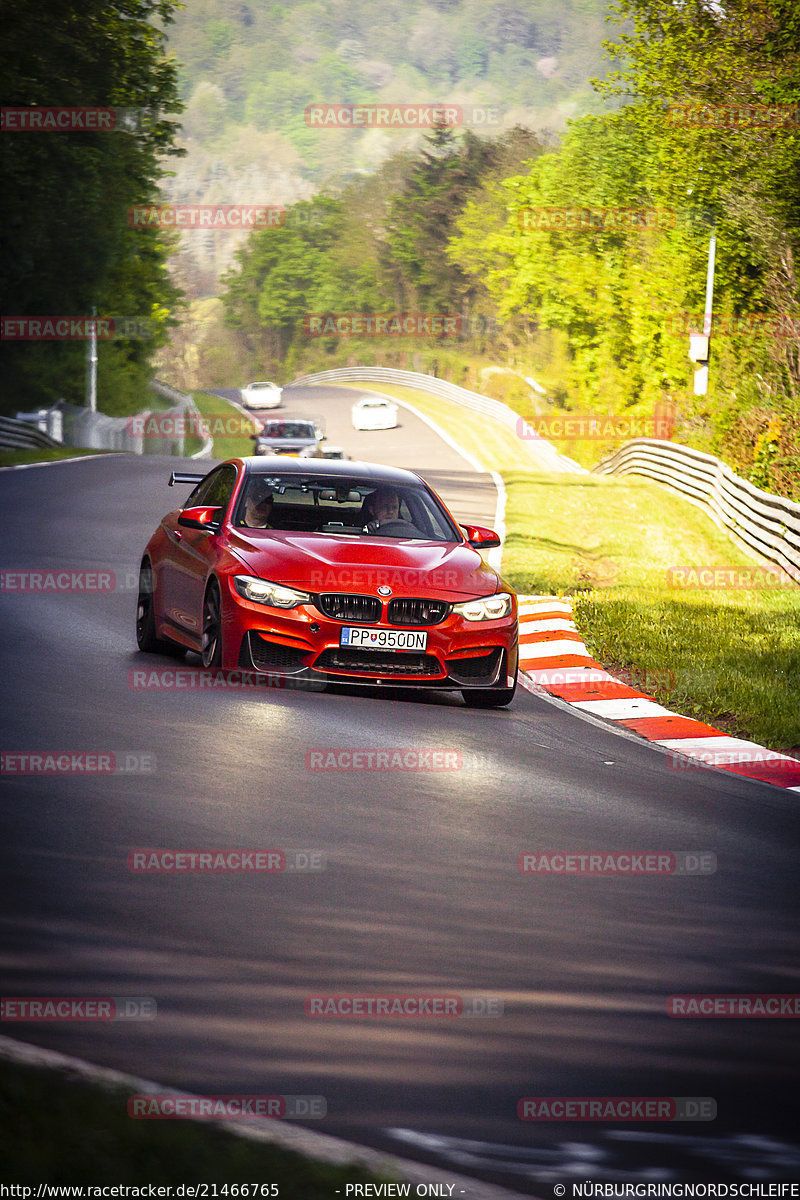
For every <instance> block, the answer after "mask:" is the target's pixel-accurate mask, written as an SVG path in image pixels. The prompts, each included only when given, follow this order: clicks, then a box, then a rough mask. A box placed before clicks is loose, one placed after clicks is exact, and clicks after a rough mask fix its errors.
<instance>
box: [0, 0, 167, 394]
mask: <svg viewBox="0 0 800 1200" xmlns="http://www.w3.org/2000/svg"><path fill="white" fill-rule="evenodd" d="M171 9H172V4H171V3H169V2H168V0H85V3H83V4H82V5H80V6H77V5H75V4H74V3H72V2H71V0H41V3H37V4H29V3H26V0H4V4H3V8H2V36H1V37H0V78H2V80H3V105H4V106H8V107H17V106H18V107H19V108H30V107H39V108H41V107H54V106H64V107H68V108H78V109H81V108H87V107H92V106H98V107H100V108H112V109H116V108H120V109H127V110H134V111H133V113H132V114H131V121H130V123H129V124H126V126H125V128H119V129H114V130H110V131H101V130H97V131H93V130H88V129H87V130H79V131H76V132H7V131H5V129H4V131H3V132H2V133H0V178H2V181H3V186H2V200H0V259H1V260H2V264H3V267H2V283H0V289H1V290H0V310H1V311H2V313H3V314H4V316H6V317H8V316H12V315H13V316H26V317H28V316H70V317H85V316H88V315H90V314H91V312H92V308H93V307H95V308H96V309H97V311H98V313H100V314H108V315H113V316H118V317H126V318H129V319H131V320H132V321H133V322H136V324H135V326H134V325H131V326H129V328H132V329H134V331H135V333H136V335H137V336H135V337H131V338H123V339H120V340H115V341H113V342H108V343H105V344H104V346H103V388H104V394H105V395H106V396H107V397H109V398H113V401H114V404H115V408H116V411H130V412H133V411H136V409H137V408H140V407H142V399H143V397H144V396H145V395H146V390H145V389H146V384H147V381H148V380H149V379H150V377H151V374H152V367H151V360H152V356H153V352H154V350H155V349H156V347H158V346H159V345H163V344H164V343H165V342H166V341H167V340H168V336H169V322H170V320H171V319H172V314H173V312H174V309H175V304H176V300H177V298H178V297H177V293H176V289H175V286H174V285H173V283H172V282H171V280H170V277H169V275H168V272H167V258H168V247H167V246H166V245H165V244H164V242H163V239H160V238H159V237H157V235H156V234H154V233H153V232H152V231H149V230H134V229H131V227H130V225H129V224H128V220H127V212H128V208H129V207H130V206H131V205H134V204H141V203H143V202H145V201H147V200H150V199H151V198H152V196H153V194H154V192H155V189H156V187H157V184H158V181H159V179H160V178H161V176H162V175H163V172H164V170H165V169H166V167H165V163H166V162H167V161H169V160H168V157H167V156H168V155H169V153H170V152H172V151H173V150H174V139H175V135H176V133H177V130H178V128H179V126H178V124H177V123H176V122H175V121H174V120H171V119H169V116H168V114H171V113H172V114H174V113H176V112H178V111H179V109H180V101H179V98H178V94H177V85H176V74H175V67H174V65H173V64H172V63H170V62H169V61H167V58H166V38H165V35H164V33H163V31H161V29H160V25H161V24H162V23H165V22H168V20H169V17H170V12H171ZM141 335H144V336H141ZM0 349H1V351H2V370H0V408H2V411H3V412H6V413H9V412H11V413H13V412H14V411H16V409H19V408H22V409H31V408H34V407H38V406H39V405H49V404H52V402H53V401H54V400H55V399H56V398H57V397H60V396H63V397H65V398H66V399H69V400H72V401H76V402H78V403H81V402H82V398H83V393H84V383H83V381H84V376H85V366H84V363H85V357H86V343H85V341H67V340H63V341H29V342H26V341H9V340H4V341H3V344H2V347H0Z"/></svg>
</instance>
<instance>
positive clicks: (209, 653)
mask: <svg viewBox="0 0 800 1200" xmlns="http://www.w3.org/2000/svg"><path fill="white" fill-rule="evenodd" d="M201 647H202V648H201V650H200V658H201V659H202V661H203V666H204V667H205V668H206V669H207V670H212V671H217V670H219V668H220V667H221V666H222V598H221V596H220V591H219V584H218V583H217V581H216V580H215V579H212V580H211V582H210V583H209V585H208V587H207V588H206V595H205V599H204V600H203V634H202V643H201Z"/></svg>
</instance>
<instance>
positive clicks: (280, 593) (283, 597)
mask: <svg viewBox="0 0 800 1200" xmlns="http://www.w3.org/2000/svg"><path fill="white" fill-rule="evenodd" d="M233 585H234V587H235V588H236V590H237V592H238V593H239V595H240V596H244V598H245V600H252V602H253V603H254V604H270V605H271V606H272V607H273V608H296V607H297V605H298V604H308V603H309V602H310V600H311V597H310V596H309V594H308V592H298V591H297V590H296V588H290V587H286V586H285V585H284V584H282V583H270V582H269V580H268V579H256V578H255V576H253V575H234V577H233Z"/></svg>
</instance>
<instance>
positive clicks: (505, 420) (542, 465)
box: [291, 367, 584, 474]
mask: <svg viewBox="0 0 800 1200" xmlns="http://www.w3.org/2000/svg"><path fill="white" fill-rule="evenodd" d="M349 382H354V383H362V382H364V383H394V384H397V385H398V386H400V387H413V388H419V389H420V390H422V391H425V392H430V393H431V395H433V396H442V397H443V398H444V399H445V400H452V401H453V402H454V403H456V404H460V405H461V406H462V408H468V409H470V410H471V411H472V412H476V413H480V414H481V416H484V417H488V418H489V419H490V420H492V421H497V422H498V423H499V424H500V425H504V426H505V428H506V429H511V430H513V432H514V433H515V434H516V435H517V436H518V437H519V439H520V446H524V447H525V448H526V449H527V450H528V451H529V453H530V455H531V460H532V463H531V465H532V466H535V467H537V468H538V469H539V470H542V469H545V470H551V471H560V472H570V473H572V474H582V473H583V470H584V469H583V467H581V466H579V465H578V463H576V462H574V460H573V459H571V458H568V457H567V456H566V455H565V454H559V453H558V451H557V450H556V448H555V446H553V445H552V444H551V443H550V442H548V441H546V440H545V438H543V437H540V436H539V434H538V433H537V432H536V431H535V430H534V429H532V428H531V426H530V425H528V424H527V423H526V422H524V421H523V420H522V418H521V417H520V415H519V413H515V412H514V410H513V409H511V408H509V407H508V405H507V404H503V403H502V402H501V401H500V400H491V399H489V397H488V396H480V395H478V393H477V392H470V391H469V390H468V389H467V388H462V387H458V385H457V384H455V383H448V382H447V381H446V380H444V379H436V378H435V377H434V376H433V375H422V374H420V373H419V372H417V371H399V370H396V369H395V368H394V367H339V368H337V369H335V370H332V371H318V372H317V373H316V374H313V375H301V376H300V378H299V379H294V380H292V385H291V386H292V387H295V386H302V384H304V383H309V384H315V383H349Z"/></svg>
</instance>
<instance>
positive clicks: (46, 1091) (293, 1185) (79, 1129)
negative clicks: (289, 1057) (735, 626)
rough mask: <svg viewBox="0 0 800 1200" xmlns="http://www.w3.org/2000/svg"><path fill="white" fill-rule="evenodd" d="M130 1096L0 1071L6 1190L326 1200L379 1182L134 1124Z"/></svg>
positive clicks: (50, 1076)
mask: <svg viewBox="0 0 800 1200" xmlns="http://www.w3.org/2000/svg"><path fill="white" fill-rule="evenodd" d="M127 1097H128V1093H127V1092H126V1091H124V1090H123V1089H120V1088H113V1089H112V1088H107V1087H105V1086H101V1085H99V1084H95V1083H90V1082H88V1081H86V1080H82V1079H77V1078H74V1077H72V1076H69V1075H67V1074H66V1073H65V1072H63V1071H59V1070H53V1069H49V1068H41V1067H28V1066H21V1065H19V1064H17V1063H7V1062H6V1063H2V1064H0V1162H2V1164H3V1182H4V1183H6V1184H10V1183H17V1184H27V1185H31V1184H33V1185H36V1184H39V1183H50V1184H129V1185H130V1184H133V1185H137V1186H141V1185H143V1184H154V1185H165V1184H172V1185H175V1184H179V1183H216V1184H224V1183H227V1184H234V1183H236V1184H245V1183H247V1184H258V1185H259V1191H257V1192H256V1191H254V1190H253V1189H251V1190H250V1192H249V1195H250V1197H253V1198H255V1200H258V1198H259V1197H260V1196H261V1191H260V1185H262V1184H276V1185H277V1189H278V1190H277V1194H278V1195H279V1196H280V1198H281V1200H323V1198H324V1200H330V1197H331V1196H335V1195H336V1192H337V1189H338V1190H340V1191H341V1192H342V1194H344V1188H345V1184H346V1183H367V1182H371V1183H375V1182H378V1181H379V1179H381V1177H379V1176H377V1175H375V1174H373V1173H372V1172H370V1171H367V1170H365V1169H364V1168H363V1167H357V1166H347V1167H343V1166H332V1165H330V1164H327V1163H320V1162H315V1161H312V1160H311V1159H307V1158H304V1157H303V1156H301V1155H299V1154H295V1153H293V1152H292V1151H289V1150H284V1149H281V1148H278V1147H275V1146H271V1145H269V1144H268V1143H265V1142H259V1141H255V1140H251V1139H249V1138H246V1137H237V1136H235V1135H233V1134H231V1133H228V1132H226V1131H225V1130H224V1129H221V1128H219V1127H218V1126H217V1125H215V1123H214V1122H203V1123H200V1122H196V1121H177V1120H176V1121H172V1120H161V1121H159V1120H155V1121H143V1120H134V1119H133V1118H131V1117H129V1116H128V1114H127V1107H126V1102H127ZM254 1124H255V1123H254ZM382 1178H383V1179H384V1181H388V1180H389V1178H390V1177H389V1176H388V1175H387V1176H384V1177H382ZM265 1194H267V1195H268V1194H269V1191H267V1192H266V1193H265ZM273 1194H275V1193H274V1191H273Z"/></svg>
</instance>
